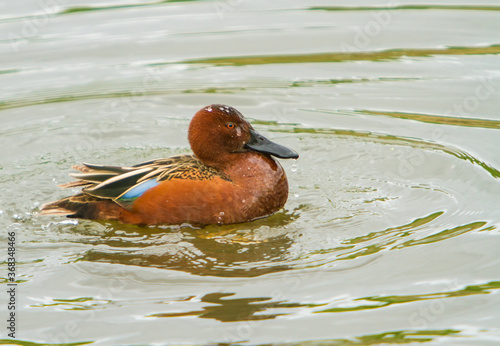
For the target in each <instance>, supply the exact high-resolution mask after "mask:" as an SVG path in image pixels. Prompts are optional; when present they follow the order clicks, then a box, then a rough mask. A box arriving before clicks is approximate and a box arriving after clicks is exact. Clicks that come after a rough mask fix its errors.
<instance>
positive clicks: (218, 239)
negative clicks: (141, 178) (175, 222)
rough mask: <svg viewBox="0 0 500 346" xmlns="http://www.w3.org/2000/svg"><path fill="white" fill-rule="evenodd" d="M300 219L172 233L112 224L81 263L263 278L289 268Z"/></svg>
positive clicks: (287, 216)
mask: <svg viewBox="0 0 500 346" xmlns="http://www.w3.org/2000/svg"><path fill="white" fill-rule="evenodd" d="M296 218H297V215H295V214H294V213H287V212H280V213H277V214H275V215H273V216H272V217H269V218H266V219H262V220H257V221H254V222H251V223H245V224H238V225H224V226H208V227H204V228H199V229H195V228H192V227H180V228H173V229H172V228H170V229H167V230H165V229H159V228H141V227H137V226H130V225H122V224H109V223H108V224H106V231H105V234H104V235H101V237H99V238H97V237H93V238H92V240H90V242H92V243H93V244H94V245H99V246H98V247H95V248H94V249H92V250H89V251H87V252H86V253H85V254H84V256H83V257H82V258H81V259H82V260H85V261H92V262H107V263H120V264H126V265H137V266H147V267H156V268H166V269H174V270H181V271H184V272H188V273H191V274H196V275H212V276H221V277H253V276H259V275H263V274H267V273H272V272H279V271H284V270H287V269H289V266H288V265H287V264H286V263H287V262H288V261H287V259H289V256H290V255H289V252H288V249H289V248H290V246H291V245H292V244H293V241H294V236H295V235H294V234H290V232H288V231H287V227H286V226H287V224H289V223H291V222H293V220H294V219H296ZM88 241H89V239H88V238H87V241H86V242H88Z"/></svg>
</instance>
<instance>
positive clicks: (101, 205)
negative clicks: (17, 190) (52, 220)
mask: <svg viewBox="0 0 500 346" xmlns="http://www.w3.org/2000/svg"><path fill="white" fill-rule="evenodd" d="M121 210H122V208H121V207H120V206H119V205H117V204H116V203H114V202H112V201H111V200H103V199H100V198H96V197H93V196H90V195H87V194H84V193H79V194H77V195H74V196H71V197H66V198H63V199H60V200H58V201H54V202H50V203H47V204H44V205H42V207H41V208H40V212H39V214H40V215H65V216H67V217H70V218H83V219H90V220H117V219H118V218H119V216H120V213H121Z"/></svg>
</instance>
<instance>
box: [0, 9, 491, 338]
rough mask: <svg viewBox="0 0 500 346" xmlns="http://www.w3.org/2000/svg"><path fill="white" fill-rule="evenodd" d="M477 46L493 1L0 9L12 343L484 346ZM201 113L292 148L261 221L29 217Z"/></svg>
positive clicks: (484, 77) (482, 47) (482, 53)
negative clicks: (13, 275) (226, 109)
mask: <svg viewBox="0 0 500 346" xmlns="http://www.w3.org/2000/svg"><path fill="white" fill-rule="evenodd" d="M499 44H500V3H499V1H473V0H467V1H446V0H443V1H430V0H429V1H418V0H416V1H412V2H409V1H403V0H399V1H398V0H394V1H363V0H356V1H321V0H315V1H276V2H270V1H244V0H241V1H240V0H227V1H225V0H221V1H168V0H167V1H156V2H154V1H140V0H130V1H127V0H117V1H108V2H103V1H100V0H95V1H77V0H76V1H70V0H43V1H42V0H40V1H39V0H36V1H30V0H23V1H15V2H14V1H2V2H0V124H1V128H0V148H1V152H0V188H1V191H2V192H1V196H2V197H1V202H0V217H1V220H0V227H1V229H2V233H1V239H2V242H1V248H0V250H1V256H2V259H4V260H5V258H6V257H7V248H6V232H7V231H15V232H16V233H17V260H18V261H19V263H18V270H17V276H18V279H19V285H18V295H17V298H18V305H17V308H18V326H17V327H18V333H17V337H18V341H16V342H17V343H19V344H23V345H28V344H29V345H35V344H36V345H38V344H65V343H77V344H85V343H88V344H95V345H118V344H120V345H124V344H131V345H132V344H133V345H138V344H141V345H147V344H209V343H238V344H245V345H246V344H251V345H259V344H264V343H266V344H268V343H280V344H288V343H290V344H296V343H301V344H304V345H323V344H325V345H326V344H332V345H381V344H412V343H413V344H419V343H424V344H425V343H427V344H432V345H498V344H500V309H499V305H500V294H499V293H500V292H499V288H500V256H499V255H500V233H499V226H500V212H499V204H500V181H499V178H500V172H499V167H500V154H499V149H498V148H499V147H500V136H499V135H500V132H499V130H500V115H499V109H500V98H499V96H500V46H499ZM211 103H225V104H229V105H232V106H234V107H236V108H237V109H239V110H240V111H242V112H243V113H244V114H245V115H246V116H247V117H248V118H250V119H251V120H252V122H253V124H254V126H255V128H257V129H258V130H259V131H260V132H262V133H264V134H266V135H267V136H268V137H270V138H272V139H273V140H276V141H277V142H279V143H281V144H284V145H287V146H289V147H291V148H294V149H296V150H297V151H298V152H299V153H300V155H301V156H300V159H299V160H298V161H297V162H296V163H294V162H290V161H284V162H282V164H283V166H284V167H285V169H286V170H287V173H288V177H289V183H290V197H289V201H288V203H287V205H286V207H285V209H284V210H283V211H281V212H279V213H278V214H276V215H274V216H272V217H270V218H268V219H264V220H259V221H257V222H252V223H246V224H239V225H228V226H222V227H218V226H212V227H206V228H202V229H196V228H192V227H188V226H185V227H166V226H165V227H157V228H147V227H135V226H127V225H121V224H117V223H106V222H90V221H73V220H67V219H64V218H61V217H38V216H37V215H36V212H37V211H38V208H39V206H40V205H41V203H44V202H47V201H51V200H54V199H57V198H61V197H64V196H66V195H67V194H68V193H71V192H72V191H62V190H60V189H59V188H58V187H57V184H58V183H64V182H67V181H69V180H70V178H69V177H68V173H69V172H70V166H71V165H73V164H76V163H79V162H92V163H102V164H135V163H137V162H140V161H144V160H149V159H153V158H159V157H168V156H171V155H174V154H180V153H188V152H189V146H188V143H187V139H186V131H187V127H188V124H189V121H190V118H191V116H192V115H193V114H194V112H195V111H197V110H198V109H200V108H201V107H203V106H205V105H208V104H211ZM73 192H76V190H75V191H73ZM3 263H4V264H2V268H3V269H2V273H6V271H5V270H4V269H6V265H5V262H3ZM2 276H4V274H2ZM5 284H6V282H5V280H4V282H3V287H4V288H3V289H2V292H4V291H5V290H6V285H5ZM0 295H1V296H2V300H1V302H2V303H1V304H2V306H1V307H0V309H1V310H0V311H2V317H1V319H2V320H4V319H5V318H6V316H7V310H6V301H7V294H6V293H5V292H4V293H1V294H0ZM4 324H5V322H3V323H0V335H2V336H1V338H3V339H4V340H2V343H10V342H12V340H10V339H8V338H7V336H6V328H5V327H4Z"/></svg>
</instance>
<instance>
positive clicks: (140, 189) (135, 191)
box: [120, 179, 159, 199]
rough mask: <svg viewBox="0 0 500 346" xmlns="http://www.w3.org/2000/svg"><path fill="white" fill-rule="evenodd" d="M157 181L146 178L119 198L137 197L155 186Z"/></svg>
mask: <svg viewBox="0 0 500 346" xmlns="http://www.w3.org/2000/svg"><path fill="white" fill-rule="evenodd" d="M158 184H159V182H157V181H156V179H149V180H146V181H145V182H143V183H141V184H139V185H136V186H134V187H133V188H131V189H130V190H128V191H127V193H125V194H124V195H122V196H121V197H120V199H132V198H137V197H139V196H142V194H143V193H144V192H146V191H147V190H149V189H150V188H152V187H155V186H156V185H158Z"/></svg>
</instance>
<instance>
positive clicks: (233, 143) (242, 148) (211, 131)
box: [188, 104, 299, 167]
mask: <svg viewBox="0 0 500 346" xmlns="http://www.w3.org/2000/svg"><path fill="white" fill-rule="evenodd" d="M188 139H189V144H191V149H192V150H193V152H194V154H195V155H196V157H197V158H198V159H200V160H201V161H202V162H203V163H205V164H206V165H209V166H214V167H223V166H224V165H225V164H227V163H229V162H230V161H232V159H233V158H234V157H233V156H232V154H236V153H244V152H248V151H256V152H259V153H263V154H267V155H273V156H276V157H279V158H281V159H296V158H298V157H299V155H298V154H297V153H296V152H295V151H293V150H291V149H288V148H287V147H284V146H282V145H279V144H277V143H274V142H272V141H270V140H268V139H267V138H265V137H264V136H262V135H261V134H259V133H258V132H256V131H255V130H254V129H253V127H252V125H250V123H249V122H248V121H247V120H246V119H245V118H244V117H243V115H242V114H241V113H240V112H238V111H237V110H236V109H234V108H233V107H230V106H226V105H219V104H214V105H210V106H207V107H204V108H202V109H200V110H199V111H198V112H197V113H196V114H195V115H194V117H193V119H192V120H191V123H190V124H189V131H188Z"/></svg>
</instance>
